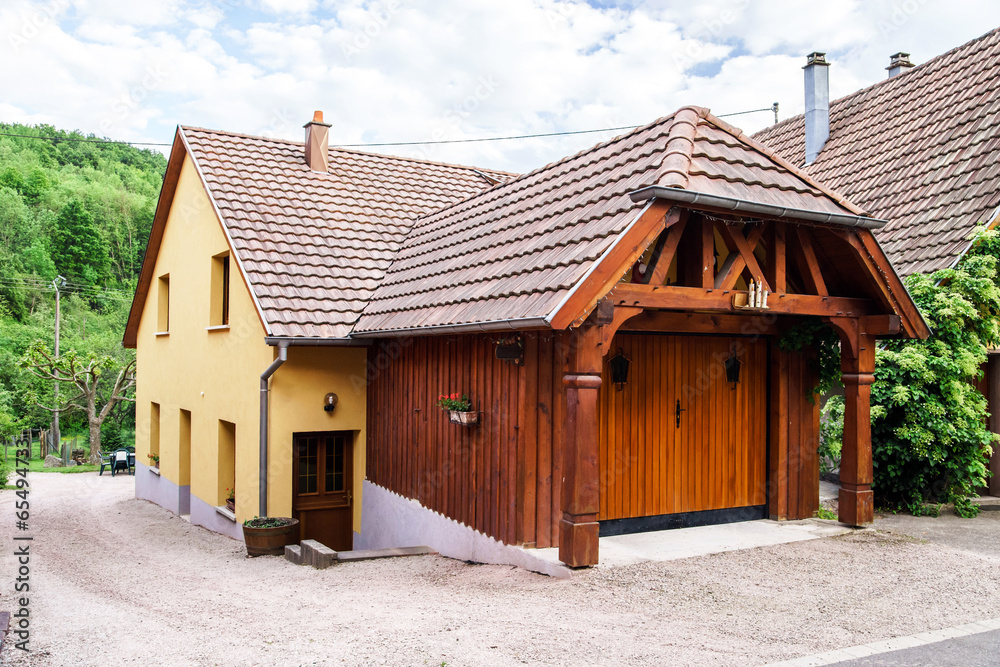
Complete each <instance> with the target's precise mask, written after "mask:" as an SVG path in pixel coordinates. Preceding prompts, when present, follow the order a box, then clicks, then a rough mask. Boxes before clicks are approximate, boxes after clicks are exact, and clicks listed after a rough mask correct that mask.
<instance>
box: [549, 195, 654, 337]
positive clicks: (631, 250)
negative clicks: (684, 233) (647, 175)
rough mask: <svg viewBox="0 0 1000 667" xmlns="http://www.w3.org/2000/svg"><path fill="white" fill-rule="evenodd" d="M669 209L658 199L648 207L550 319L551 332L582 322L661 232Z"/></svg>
mask: <svg viewBox="0 0 1000 667" xmlns="http://www.w3.org/2000/svg"><path fill="white" fill-rule="evenodd" d="M670 208H671V205H670V203H669V202H665V201H662V200H659V199H657V200H655V201H653V203H652V204H650V205H649V207H648V208H647V209H646V210H645V212H644V213H643V214H642V215H641V216H639V219H638V220H636V222H635V224H633V225H632V226H631V227H630V228H629V229H628V231H626V232H625V233H624V234H622V235H621V236H620V237H619V238H618V240H617V242H616V243H615V244H614V245H612V246H611V248H610V249H609V251H608V252H607V254H606V255H605V256H604V257H602V258H601V260H600V264H598V265H597V266H596V267H595V268H594V270H593V271H591V272H590V273H588V274H587V275H586V276H585V277H584V278H583V280H582V281H581V282H579V283H577V285H576V287H575V288H574V290H573V292H572V293H571V295H570V297H569V298H568V299H567V300H566V302H565V303H564V304H562V306H561V307H560V308H559V310H558V312H556V313H555V314H554V315H553V316H552V320H551V322H552V328H553V329H566V328H567V327H569V326H570V325H571V324H573V323H574V322H582V321H583V320H584V319H585V318H586V317H587V316H588V315H589V314H590V311H591V310H593V308H594V306H595V305H596V304H597V302H598V301H599V300H600V299H601V298H602V297H603V296H604V295H605V294H607V293H608V292H609V291H611V288H612V287H614V285H615V283H617V282H618V281H619V280H621V277H622V276H623V275H624V274H625V272H626V271H628V270H629V268H630V267H631V266H632V265H633V264H635V263H636V261H637V260H638V259H639V258H640V257H642V255H643V253H645V252H646V249H647V248H648V247H649V246H650V244H651V243H652V242H653V241H654V240H655V239H656V237H657V236H658V235H659V234H660V232H662V231H663V230H664V228H665V224H666V214H667V211H669V210H670Z"/></svg>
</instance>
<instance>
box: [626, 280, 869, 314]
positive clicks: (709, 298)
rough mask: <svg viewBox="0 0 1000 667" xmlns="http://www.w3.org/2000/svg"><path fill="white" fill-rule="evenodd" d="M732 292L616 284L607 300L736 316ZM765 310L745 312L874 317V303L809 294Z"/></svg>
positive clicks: (777, 300) (784, 298) (774, 299)
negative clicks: (870, 315)
mask: <svg viewBox="0 0 1000 667" xmlns="http://www.w3.org/2000/svg"><path fill="white" fill-rule="evenodd" d="M733 294H734V290H728V289H702V288H698V287H677V286H674V285H667V286H663V287H658V286H655V285H633V284H625V283H623V284H620V285H617V286H616V287H615V288H614V290H612V292H611V295H610V298H611V300H612V301H613V302H614V304H615V307H619V306H627V307H635V308H653V309H662V310H701V311H718V312H724V313H734V314H736V313H740V312H741V310H740V309H738V308H735V307H734V306H733ZM767 305H768V309H767V310H765V311H760V310H747V311H745V312H746V313H748V314H751V315H761V314H768V313H773V314H776V315H816V316H820V317H861V316H863V315H869V314H877V313H878V308H877V304H876V303H875V302H873V301H870V300H868V299H851V298H847V297H834V296H814V295H811V294H788V293H785V294H772V295H771V296H770V297H768V302H767Z"/></svg>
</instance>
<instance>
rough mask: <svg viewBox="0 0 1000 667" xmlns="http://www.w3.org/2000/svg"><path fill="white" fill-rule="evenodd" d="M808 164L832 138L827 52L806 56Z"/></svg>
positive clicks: (815, 52) (816, 52)
mask: <svg viewBox="0 0 1000 667" xmlns="http://www.w3.org/2000/svg"><path fill="white" fill-rule="evenodd" d="M806 58H807V62H806V66H805V67H803V68H802V69H804V70H805V81H806V113H805V120H806V164H807V165H809V164H812V163H813V162H814V161H815V160H816V158H817V157H818V156H819V152H820V151H821V150H823V145H824V144H826V140H827V139H829V138H830V71H829V67H830V63H828V62H826V54H825V53H820V52H819V51H814V52H813V53H810V54H809V55H808V56H806Z"/></svg>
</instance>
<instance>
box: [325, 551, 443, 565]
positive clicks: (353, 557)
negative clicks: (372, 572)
mask: <svg viewBox="0 0 1000 667" xmlns="http://www.w3.org/2000/svg"><path fill="white" fill-rule="evenodd" d="M436 554H437V552H436V551H434V550H433V549H431V548H430V547H395V548H392V549H365V550H357V551H338V552H337V560H338V561H340V562H341V563H351V562H355V561H359V560H374V559H376V558H400V557H402V556H433V555H436Z"/></svg>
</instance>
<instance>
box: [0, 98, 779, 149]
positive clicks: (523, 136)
mask: <svg viewBox="0 0 1000 667" xmlns="http://www.w3.org/2000/svg"><path fill="white" fill-rule="evenodd" d="M762 111H771V112H774V113H775V117H777V103H775V104H774V106H770V107H767V108H764V109H751V110H749V111H734V112H732V113H720V114H716V117H717V118H726V117H728V116H742V115H744V114H750V113H760V112H762ZM642 125H644V123H639V124H636V125H623V126H621V127H604V128H600V129H597V130H570V131H565V132H543V133H540V134H518V135H513V136H508V137H480V138H477V139H443V140H438V141H386V142H380V143H368V144H336V146H338V147H340V148H374V147H384V146H435V145H442V144H472V143H482V142H487V141H512V140H517V139H540V138H543V137H568V136H571V135H576V134H596V133H598V132H620V131H622V130H634V129H635V128H637V127H642ZM0 137H16V138H20V139H37V140H41V141H68V142H76V143H87V144H117V145H120V146H173V144H172V143H170V144H168V143H157V142H151V141H114V140H111V139H74V138H66V137H40V136H37V135H34V134H8V133H5V132H0Z"/></svg>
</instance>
